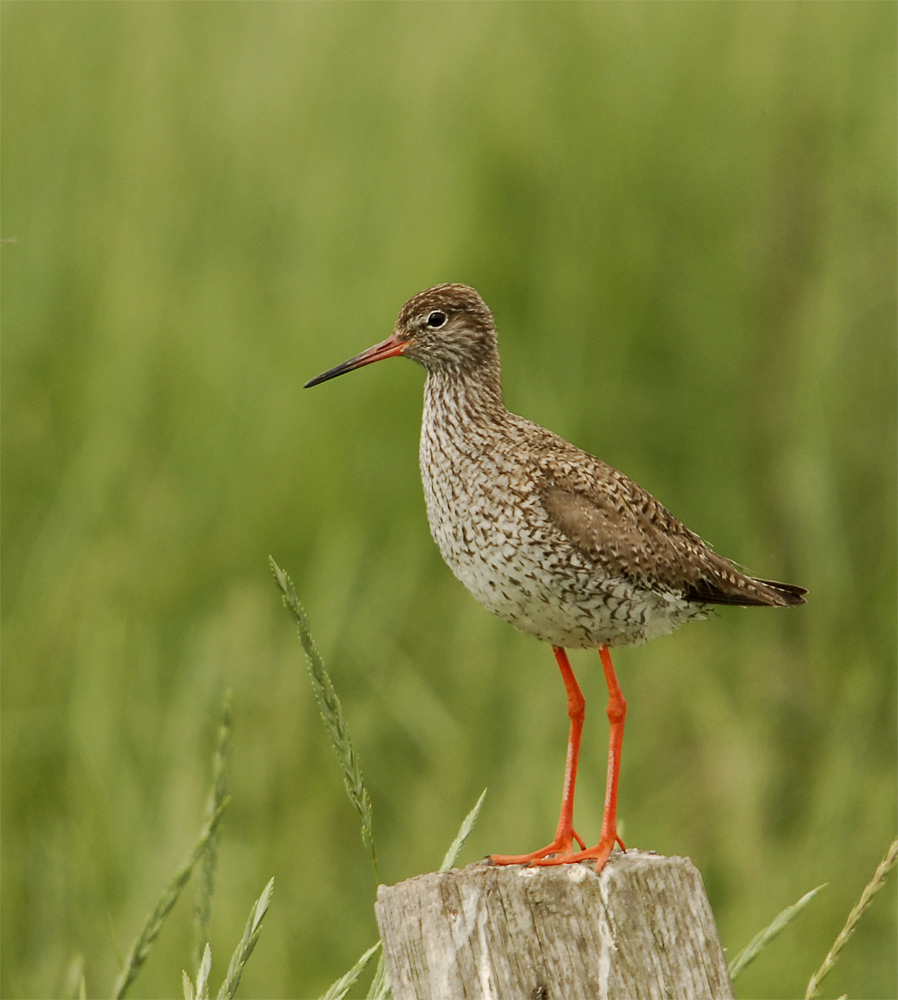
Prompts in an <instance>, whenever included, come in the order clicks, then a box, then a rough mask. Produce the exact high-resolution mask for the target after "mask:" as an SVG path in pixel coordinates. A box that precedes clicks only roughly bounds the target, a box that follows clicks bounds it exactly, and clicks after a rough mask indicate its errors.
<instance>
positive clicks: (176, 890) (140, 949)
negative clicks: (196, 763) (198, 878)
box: [112, 799, 229, 1000]
mask: <svg viewBox="0 0 898 1000" xmlns="http://www.w3.org/2000/svg"><path fill="white" fill-rule="evenodd" d="M228 801H229V800H228V799H225V800H224V801H223V802H222V803H221V805H220V806H219V807H218V809H217V810H216V811H215V813H214V814H213V815H212V816H211V817H210V818H209V819H208V820H207V822H206V825H205V826H204V827H203V829H202V832H201V833H200V835H199V838H198V839H197V842H196V844H195V845H194V847H193V850H192V851H191V852H190V855H189V857H188V858H187V861H186V862H185V863H184V864H183V865H182V866H181V868H179V869H178V871H177V872H176V873H175V876H174V878H173V879H172V880H171V882H170V883H169V884H168V885H167V886H166V887H165V889H164V890H163V891H162V895H161V896H160V897H159V901H158V902H157V903H156V906H155V907H154V908H153V910H152V912H151V913H150V915H149V916H148V917H147V919H146V923H145V924H144V925H143V928H142V929H141V931H140V933H139V934H138V935H137V937H136V938H135V940H134V943H133V944H132V945H131V949H130V951H129V952H128V955H127V958H126V959H125V965H124V968H123V969H122V972H121V974H120V975H119V977H118V979H117V980H116V982H115V985H114V986H113V989H112V995H113V997H114V998H115V1000H120V998H121V997H124V996H125V994H126V993H127V992H128V987H129V986H130V985H131V983H133V982H134V980H135V979H136V977H137V974H138V972H139V971H140V968H141V966H142V965H143V963H144V962H145V961H146V958H147V955H148V954H149V952H150V948H152V946H153V942H154V941H155V940H156V938H157V937H158V936H159V932H160V931H161V930H162V924H163V922H164V921H165V918H166V917H167V916H168V914H169V912H170V911H171V908H172V907H173V906H174V905H175V903H176V902H177V901H178V896H180V895H181V890H182V889H183V888H184V886H185V885H186V884H187V880H188V879H189V878H190V875H191V873H192V872H193V869H194V868H195V867H196V864H197V862H198V861H199V860H200V858H201V857H202V856H203V854H204V853H205V851H206V849H207V848H208V846H209V842H210V840H211V839H212V837H213V836H214V835H215V831H216V830H217V829H218V825H219V823H220V822H221V819H222V816H224V813H225V809H226V808H227V805H228Z"/></svg>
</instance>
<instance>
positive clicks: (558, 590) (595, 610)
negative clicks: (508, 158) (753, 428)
mask: <svg viewBox="0 0 898 1000" xmlns="http://www.w3.org/2000/svg"><path fill="white" fill-rule="evenodd" d="M393 357H404V358H409V359H411V360H412V361H415V362H417V363H418V364H419V365H421V366H422V367H423V368H424V370H425V373H426V380H425V387H424V411H423V418H422V422H421V439H420V450H419V460H420V469H421V477H422V481H423V485H424V497H425V504H426V509H427V519H428V522H429V524H430V530H431V534H432V535H433V538H434V540H435V542H436V544H437V547H438V548H439V550H440V553H441V554H442V556H443V559H444V560H445V562H446V563H447V564H448V566H449V567H450V569H451V570H452V572H453V573H454V574H455V576H456V577H457V578H458V579H459V580H460V581H461V583H462V584H464V586H465V587H466V588H467V589H468V590H469V591H470V592H471V593H472V594H473V595H474V597H475V598H476V599H477V600H478V601H479V602H480V603H481V604H482V605H484V606H485V607H486V608H487V609H488V610H489V611H491V612H492V613H493V614H494V615H497V616H498V617H499V618H501V619H502V620H503V621H505V622H508V623H509V624H510V625H513V626H514V627H515V628H517V629H518V630H520V631H521V632H523V633H525V634H527V635H531V636H534V637H536V638H537V639H541V640H542V641H543V642H547V643H549V644H550V645H551V646H552V649H553V652H554V654H555V659H556V662H557V664H558V667H559V669H560V671H561V677H562V681H563V683H564V687H565V692H566V694H567V714H568V718H569V723H570V725H569V734H568V745H567V756H566V762H565V771H564V782H563V790H562V801H561V811H560V815H559V820H558V826H557V828H556V831H555V835H554V837H553V838H552V840H551V841H550V842H549V843H548V844H546V846H544V847H541V848H539V849H538V850H535V851H531V852H529V853H525V854H493V855H490V856H489V861H490V862H491V863H493V864H496V865H532V866H541V865H556V864H571V863H577V862H587V861H588V862H592V863H593V864H594V868H595V871H596V872H600V871H601V870H602V868H603V867H604V865H605V863H606V862H607V860H608V858H609V857H610V855H611V853H612V851H613V850H614V847H615V845H617V846H619V847H620V848H621V849H622V850H626V848H625V846H624V842H623V840H622V839H621V837H620V836H619V834H618V829H617V799H618V782H619V773H620V761H621V749H622V746H623V734H624V721H625V718H626V712H627V702H626V699H625V698H624V695H623V692H622V690H621V687H620V684H619V683H618V679H617V676H616V674H615V670H614V666H613V664H612V660H611V653H610V650H611V649H612V648H616V647H619V646H632V645H636V644H639V643H642V642H645V641H647V640H650V639H655V638H658V637H661V636H664V635H667V634H669V633H671V632H673V631H675V630H676V629H677V628H679V627H680V626H681V625H683V624H685V623H686V622H688V621H692V620H694V619H701V618H706V617H708V615H709V614H710V613H712V612H713V610H714V609H715V606H716V605H730V604H731V605H743V606H752V605H756V606H769V607H788V606H792V605H799V604H804V603H805V595H806V593H807V591H806V590H805V589H804V588H803V587H798V586H794V585H792V584H787V583H776V582H774V581H772V580H762V579H757V578H755V577H752V576H749V575H748V574H747V573H745V572H743V571H742V570H741V569H739V568H738V567H737V566H736V564H735V563H733V562H731V561H730V560H729V559H726V558H724V557H723V556H720V555H718V554H717V553H716V552H714V551H713V550H712V548H711V546H710V545H708V544H707V543H706V542H704V541H703V540H702V539H701V538H700V537H699V536H698V535H697V534H695V533H694V532H693V531H690V530H689V529H688V528H687V527H685V526H684V525H683V524H682V523H681V522H680V521H678V520H677V519H676V518H675V517H674V516H673V515H672V514H671V513H670V512H669V511H668V510H667V509H666V508H665V507H663V506H662V505H661V503H659V502H658V501H657V500H656V499H655V498H654V497H653V496H652V495H651V494H650V493H648V492H647V491H646V490H644V489H643V488H642V487H641V486H639V485H637V484H636V483H635V482H633V481H632V480H631V479H629V478H627V476H625V475H624V474H623V473H622V472H619V471H618V470H617V469H615V468H613V467H612V466H610V465H608V464H607V463H605V462H603V461H602V460H601V459H598V458H595V457H594V456H592V455H590V454H589V453H587V452H585V451H583V450H581V449H580V448H578V447H576V446H575V445H573V444H570V443H569V442H568V441H566V440H564V439H563V438H561V437H559V436H558V435H557V434H554V433H552V432H551V431H549V430H546V429H545V428H544V427H541V426H539V425H538V424H536V423H533V422H532V421H530V420H526V419H525V418H523V417H519V416H517V415H515V414H513V413H511V412H509V411H508V409H507V408H506V406H505V404H504V402H503V397H502V378H501V363H500V358H499V346H498V335H497V330H496V322H495V319H494V317H493V314H492V312H491V311H490V309H489V307H488V306H487V305H486V303H485V302H484V300H483V299H482V298H481V296H480V295H479V293H478V292H477V291H476V290H475V289H474V288H472V287H470V286H469V285H464V284H455V283H451V284H440V285H435V286H434V287H432V288H428V289H425V290H424V291H422V292H419V293H418V294H417V295H414V296H413V297H412V298H410V299H409V300H408V301H407V302H406V303H405V305H403V307H402V309H401V310H400V312H399V316H398V318H397V320H396V324H395V326H394V328H393V332H392V333H391V334H390V336H389V337H387V339H386V340H384V341H382V342H381V343H378V344H375V345H374V346H373V347H370V348H368V349H367V350H365V351H362V352H361V353H360V354H357V355H355V356H354V357H352V358H350V359H349V360H347V361H344V362H343V363H342V364H339V365H337V366H336V367H334V368H330V369H328V370H327V371H325V372H322V373H321V374H320V375H318V376H316V377H315V378H312V379H310V380H309V381H308V382H306V384H305V388H309V387H311V386H315V385H319V384H320V383H322V382H326V381H328V380H330V379H333V378H337V377H338V376H340V375H344V374H346V373H347V372H351V371H355V370H356V369H357V368H361V367H363V366H365V365H369V364H373V363H374V362H377V361H382V360H384V359H386V358H393ZM589 647H593V648H596V649H597V650H598V653H599V658H600V661H601V664H602V669H603V672H604V675H605V682H606V684H607V687H608V705H607V709H606V712H607V716H608V722H609V746H608V764H607V775H606V785H605V804H604V810H603V816H602V826H601V831H600V834H599V840H598V842H597V843H596V844H595V845H594V846H591V847H587V846H586V843H585V841H584V840H583V839H582V838H581V837H580V836H579V834H578V833H577V832H576V830H575V828H574V822H573V816H574V792H575V788H576V781H577V766H578V760H579V754H580V742H581V735H582V730H583V723H584V716H585V704H586V703H585V699H584V697H583V693H582V691H581V689H580V687H579V684H578V683H577V679H576V677H575V675H574V671H573V670H572V668H571V665H570V660H569V658H568V655H567V652H566V651H567V650H568V649H582V648H589Z"/></svg>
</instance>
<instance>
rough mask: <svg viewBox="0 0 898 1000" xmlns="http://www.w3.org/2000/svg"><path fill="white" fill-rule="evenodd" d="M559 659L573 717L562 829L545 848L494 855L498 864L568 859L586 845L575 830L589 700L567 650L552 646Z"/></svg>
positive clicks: (568, 745) (568, 749) (562, 803)
mask: <svg viewBox="0 0 898 1000" xmlns="http://www.w3.org/2000/svg"><path fill="white" fill-rule="evenodd" d="M552 649H553V651H554V653H555V659H556V660H557V661H558V666H559V667H560V668H561V678H562V680H563V681H564V687H565V690H566V691H567V714H568V718H569V719H570V720H571V731H570V735H569V736H568V741H567V762H566V764H565V768H564V791H563V793H562V796H561V816H560V817H559V818H558V829H557V830H556V831H555V839H554V840H553V841H552V843H551V844H547V845H546V846H545V847H541V848H540V849H539V850H538V851H533V852H532V853H531V854H492V855H490V859H489V860H490V862H491V863H492V864H494V865H527V864H530V863H531V862H539V860H540V859H542V858H545V857H547V856H548V855H550V854H555V855H560V860H562V861H566V860H567V859H568V856H569V855H572V854H573V853H574V841H575V840H576V841H577V843H578V844H579V845H580V847H581V849H582V848H585V846H586V845H585V844H584V843H583V841H582V840H581V839H580V838H579V837H578V836H577V834H576V832H575V831H574V786H575V785H576V784H577V761H578V759H579V757H580V736H581V734H582V732H583V717H584V715H585V712H586V699H585V698H584V697H583V692H582V691H581V690H580V685H579V684H578V683H577V678H576V677H575V676H574V671H573V670H572V669H571V664H570V661H569V660H568V658H567V653H566V652H565V651H564V650H563V649H562V648H561V647H560V646H553V647H552Z"/></svg>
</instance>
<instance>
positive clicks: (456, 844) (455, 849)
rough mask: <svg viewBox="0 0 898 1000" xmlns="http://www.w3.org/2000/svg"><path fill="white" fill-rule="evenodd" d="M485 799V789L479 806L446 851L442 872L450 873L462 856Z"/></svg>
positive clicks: (465, 819)
mask: <svg viewBox="0 0 898 1000" xmlns="http://www.w3.org/2000/svg"><path fill="white" fill-rule="evenodd" d="M485 798H486V789H485V788H484V790H483V791H482V792H481V793H480V798H479V799H478V800H477V804H476V805H475V806H474V808H473V809H472V810H471V811H470V812H469V813H468V815H467V816H465V818H464V821H463V822H462V825H461V828H460V829H459V831H458V836H457V837H456V838H455V840H453V841H452V844H451V845H450V847H449V850H448V851H446V857H445V858H443V863H442V864H441V865H440V871H441V872H447V871H449V869H450V868H451V867H452V866H453V865H454V864H455V862H456V859H457V858H458V856H459V854H461V849H462V848H463V847H464V846H465V841H466V840H467V839H468V837H469V836H470V835H471V831H472V830H473V829H474V824H475V823H476V822H477V817H478V816H479V815H480V807H481V806H482V805H483V800H484V799H485Z"/></svg>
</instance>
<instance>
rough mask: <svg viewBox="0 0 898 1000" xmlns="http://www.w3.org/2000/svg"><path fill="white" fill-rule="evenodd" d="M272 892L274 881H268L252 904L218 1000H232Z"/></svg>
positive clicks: (257, 937)
mask: <svg viewBox="0 0 898 1000" xmlns="http://www.w3.org/2000/svg"><path fill="white" fill-rule="evenodd" d="M273 890H274V879H273V878H271V879H269V880H268V885H266V886H265V888H264V889H263V890H262V895H261V896H259V898H258V899H257V900H256V901H255V903H253V907H252V909H251V910H250V911H249V919H248V920H247V921H246V927H245V928H244V930H243V937H242V938H241V939H240V942H239V944H238V945H237V947H236V948H235V950H234V954H233V955H232V956H231V964H230V965H229V966H228V974H227V975H226V976H225V981H224V982H223V983H222V984H221V989H220V990H219V991H218V1000H232V998H233V996H234V994H235V993H236V992H237V987H238V986H239V985H240V977H241V976H242V975H243V968H244V966H245V965H246V962H247V959H248V958H249V956H250V955H252V953H253V948H255V947H256V942H257V941H258V940H259V935H260V934H261V933H262V921H263V919H264V918H265V914H266V913H267V912H268V904H269V903H270V902H271V893H272V891H273Z"/></svg>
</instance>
